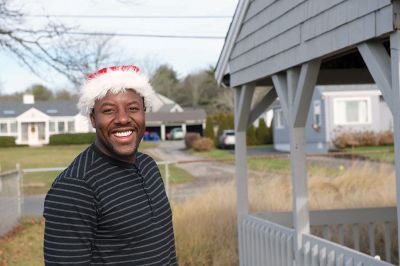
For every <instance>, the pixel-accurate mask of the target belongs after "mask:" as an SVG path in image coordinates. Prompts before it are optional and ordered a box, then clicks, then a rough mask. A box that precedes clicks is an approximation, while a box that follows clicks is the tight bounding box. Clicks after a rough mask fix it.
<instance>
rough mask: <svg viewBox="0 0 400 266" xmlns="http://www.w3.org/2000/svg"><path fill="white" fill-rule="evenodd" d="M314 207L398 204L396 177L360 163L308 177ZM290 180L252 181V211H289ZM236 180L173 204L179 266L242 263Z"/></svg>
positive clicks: (382, 168)
mask: <svg viewBox="0 0 400 266" xmlns="http://www.w3.org/2000/svg"><path fill="white" fill-rule="evenodd" d="M308 187H309V203H310V209H312V210H319V209H340V208H341V209H343V208H363V207H379V206H395V205H396V195H395V187H396V185H395V176H394V172H393V169H392V168H391V167H385V166H384V165H382V166H380V167H376V166H375V165H369V164H364V165H356V166H354V167H352V168H350V169H347V170H344V171H341V172H340V173H338V174H337V175H335V176H334V177H332V176H326V173H324V172H321V173H316V174H313V175H312V176H310V177H309V179H308ZM291 194H292V193H291V182H290V177H289V176H284V175H278V174H268V173H265V174H264V175H263V177H254V178H250V180H249V202H250V209H251V211H252V212H259V211H290V210H291V206H292V199H291ZM235 195H236V190H235V185H234V182H230V183H224V184H216V185H215V186H213V187H211V188H209V189H207V191H206V192H202V193H201V194H199V195H198V196H196V197H194V198H192V199H190V200H187V201H185V202H183V203H179V204H174V207H173V212H174V228H175V235H176V244H177V255H178V260H179V264H180V265H237V264H238V255H237V226H236V213H235V210H236V203H235Z"/></svg>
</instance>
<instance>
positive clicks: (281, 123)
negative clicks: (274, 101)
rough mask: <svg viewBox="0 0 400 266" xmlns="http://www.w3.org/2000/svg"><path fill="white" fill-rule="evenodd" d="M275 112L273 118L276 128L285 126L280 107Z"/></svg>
mask: <svg viewBox="0 0 400 266" xmlns="http://www.w3.org/2000/svg"><path fill="white" fill-rule="evenodd" d="M275 112H276V120H275V126H276V129H283V128H285V125H284V121H283V120H284V119H285V118H284V117H283V110H282V109H276V110H275Z"/></svg>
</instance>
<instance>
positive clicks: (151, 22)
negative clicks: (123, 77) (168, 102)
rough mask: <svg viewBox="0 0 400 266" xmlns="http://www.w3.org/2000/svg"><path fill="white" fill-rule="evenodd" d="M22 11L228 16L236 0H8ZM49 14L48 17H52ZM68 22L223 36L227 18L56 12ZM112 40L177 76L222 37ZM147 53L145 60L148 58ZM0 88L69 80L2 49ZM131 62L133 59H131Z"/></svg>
mask: <svg viewBox="0 0 400 266" xmlns="http://www.w3.org/2000/svg"><path fill="white" fill-rule="evenodd" d="M14 1H16V2H18V3H21V4H22V5H23V8H24V11H25V12H28V13H30V14H35V15H38V14H39V15H86V16H98V15H107V16H233V13H234V11H235V8H236V5H237V0H217V1H215V0H203V1H197V0H185V1H182V0H169V1H165V0H85V1H83V0H67V1H65V0H52V1H50V0H36V1H29V0H14ZM53 19H54V18H53ZM55 19H56V20H58V21H60V22H63V23H66V24H68V25H74V26H76V25H79V27H80V30H81V31H90V32H93V31H103V32H118V33H139V34H140V33H142V34H162V35H196V36H199V35H200V36H225V35H226V33H227V30H228V28H229V24H230V22H231V18H212V19H205V18H198V19H188V18H186V19H185V18H179V19H166V18H157V19H156V18H151V19H126V18H125V19H121V18H118V19H115V18H106V19H104V18H103V19H100V18H82V17H80V18H78V17H73V18H71V17H69V18H65V17H57V18H55ZM41 21H43V19H42V18H29V21H28V23H33V24H35V23H40V22H41ZM113 43H114V44H115V45H116V46H117V47H116V48H117V49H118V48H120V49H121V50H122V51H124V52H125V53H127V54H129V56H131V57H133V58H135V59H137V61H138V62H139V64H140V63H141V62H145V61H146V60H147V61H153V64H154V62H155V63H158V64H162V63H167V64H169V65H171V66H172V67H173V68H174V69H175V70H176V71H177V72H178V74H179V75H180V76H181V77H182V76H184V75H186V74H188V73H191V72H195V71H197V70H200V69H203V68H207V66H209V65H214V66H215V64H216V62H217V60H218V57H219V54H220V51H221V49H222V46H223V43H224V40H223V39H175V38H143V37H114V38H113ZM149 58H150V59H151V60H149ZM0 62H1V64H0V82H1V87H0V92H1V93H3V94H7V93H13V92H16V91H24V90H25V89H26V88H27V87H29V86H30V85H32V84H34V83H40V84H44V85H46V86H48V87H49V88H52V89H55V90H57V89H62V88H69V87H71V85H70V84H69V83H68V82H67V81H66V80H65V79H64V78H63V77H61V76H60V75H58V74H57V73H52V72H50V73H46V76H47V78H46V79H42V78H39V77H37V76H35V75H33V74H31V73H30V71H29V70H28V69H27V68H24V67H22V66H21V65H19V64H18V62H17V61H16V60H15V58H13V57H12V56H10V55H9V54H6V53H4V52H0ZM132 63H137V62H132Z"/></svg>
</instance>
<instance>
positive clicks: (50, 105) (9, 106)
mask: <svg viewBox="0 0 400 266" xmlns="http://www.w3.org/2000/svg"><path fill="white" fill-rule="evenodd" d="M32 107H34V108H36V109H38V110H39V111H41V112H43V113H45V114H46V115H48V116H75V115H77V114H78V113H79V110H78V107H77V106H76V101H66V100H65V101H36V102H35V103H34V104H23V103H22V102H21V101H0V117H2V118H12V117H17V116H19V115H21V114H22V113H24V112H26V111H28V110H29V109H31V108H32Z"/></svg>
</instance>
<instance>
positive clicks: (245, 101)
mask: <svg viewBox="0 0 400 266" xmlns="http://www.w3.org/2000/svg"><path fill="white" fill-rule="evenodd" d="M254 88H255V87H254V86H253V85H244V86H242V87H241V88H235V138H236V143H235V168H236V195H237V196H236V198H237V199H236V200H237V202H236V210H237V223H238V237H239V241H238V243H239V260H240V265H245V262H244V261H243V258H244V256H243V245H244V243H243V233H242V231H241V225H242V220H243V218H244V217H245V215H247V214H248V213H249V198H248V178H247V145H246V129H247V123H248V120H249V112H250V105H251V100H252V98H253V93H254Z"/></svg>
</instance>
